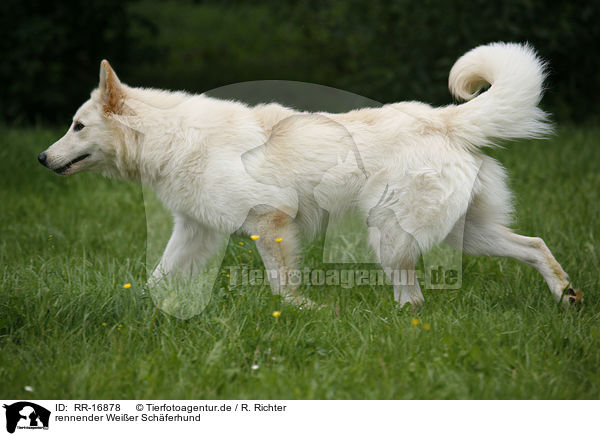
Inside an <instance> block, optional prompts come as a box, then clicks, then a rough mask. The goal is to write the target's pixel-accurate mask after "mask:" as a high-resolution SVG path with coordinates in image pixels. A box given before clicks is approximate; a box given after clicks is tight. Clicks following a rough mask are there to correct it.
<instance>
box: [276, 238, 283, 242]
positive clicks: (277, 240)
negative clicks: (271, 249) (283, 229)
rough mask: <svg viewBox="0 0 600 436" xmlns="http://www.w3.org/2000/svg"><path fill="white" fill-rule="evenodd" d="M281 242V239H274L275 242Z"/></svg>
mask: <svg viewBox="0 0 600 436" xmlns="http://www.w3.org/2000/svg"><path fill="white" fill-rule="evenodd" d="M281 241H283V239H282V238H275V242H281Z"/></svg>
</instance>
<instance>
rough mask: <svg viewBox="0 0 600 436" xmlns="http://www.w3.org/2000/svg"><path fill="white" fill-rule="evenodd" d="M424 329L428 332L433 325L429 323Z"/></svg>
mask: <svg viewBox="0 0 600 436" xmlns="http://www.w3.org/2000/svg"><path fill="white" fill-rule="evenodd" d="M423 328H424V329H425V330H427V331H429V330H431V324H429V323H428V322H426V323H424V324H423Z"/></svg>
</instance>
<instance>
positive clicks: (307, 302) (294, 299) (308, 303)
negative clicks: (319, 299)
mask: <svg viewBox="0 0 600 436" xmlns="http://www.w3.org/2000/svg"><path fill="white" fill-rule="evenodd" d="M284 300H285V301H286V302H287V303H289V304H292V305H294V306H296V307H298V308H299V309H304V308H306V309H316V310H320V309H323V308H325V307H327V306H326V305H324V304H317V303H315V302H314V301H313V300H311V299H310V298H307V297H303V296H301V295H294V294H288V295H285V296H284Z"/></svg>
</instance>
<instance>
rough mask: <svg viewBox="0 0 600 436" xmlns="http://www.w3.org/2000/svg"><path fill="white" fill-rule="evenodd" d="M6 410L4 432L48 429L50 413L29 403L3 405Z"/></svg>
mask: <svg viewBox="0 0 600 436" xmlns="http://www.w3.org/2000/svg"><path fill="white" fill-rule="evenodd" d="M4 408H5V409H6V431H8V432H9V433H14V432H15V430H16V429H17V428H19V429H44V430H47V429H48V424H49V422H50V411H49V410H48V409H45V408H43V407H42V406H38V405H37V404H35V403H30V402H29V401H19V402H18V403H13V404H11V405H9V406H8V405H6V404H5V405H4Z"/></svg>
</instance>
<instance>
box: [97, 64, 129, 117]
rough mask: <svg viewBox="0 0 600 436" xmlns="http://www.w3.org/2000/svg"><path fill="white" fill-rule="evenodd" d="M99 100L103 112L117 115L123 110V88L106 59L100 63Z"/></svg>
mask: <svg viewBox="0 0 600 436" xmlns="http://www.w3.org/2000/svg"><path fill="white" fill-rule="evenodd" d="M99 89H100V98H101V99H102V104H103V109H104V112H105V113H107V114H119V113H121V111H122V109H123V97H124V93H123V86H122V85H121V82H120V81H119V78H118V77H117V73H115V70H113V69H112V67H111V66H110V64H109V63H108V61H107V60H106V59H104V60H103V61H102V62H100V87H99Z"/></svg>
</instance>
